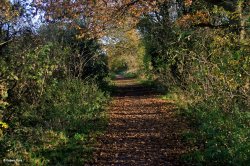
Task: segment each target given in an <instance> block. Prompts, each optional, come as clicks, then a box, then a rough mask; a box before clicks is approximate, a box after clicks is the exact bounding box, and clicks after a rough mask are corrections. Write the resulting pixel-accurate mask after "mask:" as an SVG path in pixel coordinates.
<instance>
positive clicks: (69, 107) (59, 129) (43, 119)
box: [1, 80, 108, 165]
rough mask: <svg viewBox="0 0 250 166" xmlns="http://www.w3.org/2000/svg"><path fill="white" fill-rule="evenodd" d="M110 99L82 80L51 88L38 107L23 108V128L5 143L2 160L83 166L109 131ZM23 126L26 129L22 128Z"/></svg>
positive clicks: (18, 127) (3, 142)
mask: <svg viewBox="0 0 250 166" xmlns="http://www.w3.org/2000/svg"><path fill="white" fill-rule="evenodd" d="M107 101H108V96H107V95H105V94H104V93H103V92H101V91H100V90H99V89H98V87H97V86H96V85H95V84H93V83H84V82H82V81H81V80H66V81H60V82H54V83H53V84H51V85H50V86H47V88H46V89H45V93H44V94H43V96H42V101H41V103H40V104H39V105H38V106H37V107H33V108H31V107H30V106H29V105H26V107H22V108H20V109H24V110H23V114H22V115H21V116H20V117H19V124H18V126H16V127H15V128H13V127H12V129H13V130H14V131H12V134H14V135H9V134H7V133H6V134H5V135H4V136H3V138H2V140H1V146H2V147H3V148H2V149H1V157H3V158H20V159H22V160H24V161H25V162H26V163H29V164H32V165H34V164H35V165H37V164H38V165H55V164H61V165H65V164H80V163H81V164H82V163H84V162H86V161H87V160H90V159H91V158H90V156H91V152H92V148H91V147H92V146H93V144H94V143H95V141H94V140H95V137H96V136H97V135H98V134H99V133H100V132H101V131H102V130H104V129H105V126H106V123H107V121H106V117H105V114H104V113H102V110H103V109H104V108H105V107H104V106H105V105H106V103H107ZM21 126H22V127H21Z"/></svg>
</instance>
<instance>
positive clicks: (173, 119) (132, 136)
mask: <svg viewBox="0 0 250 166" xmlns="http://www.w3.org/2000/svg"><path fill="white" fill-rule="evenodd" d="M115 83H116V86H117V90H116V94H115V95H114V96H113V101H112V102H111V105H110V108H109V110H108V113H109V117H110V121H109V125H108V129H107V131H106V133H105V134H104V135H103V136H101V137H100V139H99V145H98V146H97V148H96V152H95V153H94V162H93V163H92V164H91V165H183V163H181V162H180V157H181V155H182V154H184V153H186V152H187V151H188V148H187V146H185V145H184V143H183V142H182V141H181V134H182V133H183V132H184V131H186V130H187V125H186V124H185V122H184V121H183V120H181V119H180V118H179V117H178V116H176V113H175V112H176V107H175V105H174V104H173V103H172V102H171V101H167V100H162V99H159V96H158V95H159V93H158V92H156V91H155V90H154V89H152V88H149V87H145V86H143V85H141V84H138V82H137V81H136V80H134V79H119V80H116V81H115Z"/></svg>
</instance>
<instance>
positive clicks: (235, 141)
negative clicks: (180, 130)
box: [185, 102, 250, 165]
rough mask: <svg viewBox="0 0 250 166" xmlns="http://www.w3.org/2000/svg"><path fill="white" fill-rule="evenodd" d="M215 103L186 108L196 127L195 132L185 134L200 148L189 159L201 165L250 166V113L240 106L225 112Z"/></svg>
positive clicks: (187, 157) (187, 158)
mask: <svg viewBox="0 0 250 166" xmlns="http://www.w3.org/2000/svg"><path fill="white" fill-rule="evenodd" d="M215 103H216V102H215ZM211 104H212V103H209V104H208V103H202V104H198V105H196V106H193V107H191V108H189V109H188V110H187V111H185V116H186V117H188V118H189V119H191V120H192V121H191V122H192V126H194V130H193V132H190V133H188V134H186V136H185V137H186V138H187V140H188V141H189V142H190V143H192V144H193V145H194V146H196V147H197V148H196V149H195V150H194V151H193V153H191V154H189V155H188V156H186V160H187V161H188V162H191V163H196V164H197V165H199V164H202V165H248V164H249V162H250V138H249V136H250V123H249V122H250V114H249V112H247V111H245V112H242V111H239V109H238V108H237V107H235V108H234V109H233V110H232V111H231V112H224V111H222V110H220V109H219V108H218V107H217V105H216V104H213V105H211Z"/></svg>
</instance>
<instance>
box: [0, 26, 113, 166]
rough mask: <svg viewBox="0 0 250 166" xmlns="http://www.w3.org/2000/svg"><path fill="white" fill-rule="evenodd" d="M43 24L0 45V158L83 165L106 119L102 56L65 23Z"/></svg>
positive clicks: (93, 41) (105, 80) (99, 51)
mask: <svg viewBox="0 0 250 166" xmlns="http://www.w3.org/2000/svg"><path fill="white" fill-rule="evenodd" d="M0 28H1V27H0ZM43 28H44V29H43V30H40V31H39V32H38V34H33V33H32V32H25V33H20V35H19V36H16V38H15V40H13V41H11V42H9V43H7V44H6V45H5V46H4V47H0V52H1V56H0V64H1V65H0V147H1V148H0V158H1V159H20V160H22V162H24V163H20V164H26V165H56V164H59V165H70V164H73V165H79V164H83V163H85V162H86V161H87V160H90V159H91V152H92V149H93V146H94V144H95V138H96V136H97V135H98V134H99V133H100V132H102V131H103V130H104V128H105V126H106V123H107V120H106V117H105V113H104V112H103V110H104V108H105V105H106V104H107V101H108V99H109V98H108V94H107V93H104V92H103V91H102V90H101V89H104V88H105V86H106V84H107V81H108V80H107V79H106V76H107V74H108V70H107V69H108V68H107V62H106V57H105V56H103V54H102V53H101V50H100V47H99V45H98V43H97V41H96V40H94V39H89V40H85V39H81V40H77V39H76V38H75V34H76V32H75V31H73V30H72V29H70V28H69V27H67V26H65V27H64V28H59V26H58V25H57V24H54V25H53V26H52V27H50V25H48V26H47V27H46V26H45V27H43ZM68 28H69V29H68ZM47 32H50V33H47ZM53 34H54V35H53ZM55 34H56V35H55ZM57 35H58V36H57ZM78 60H79V61H78ZM3 164H4V163H3V160H0V165H3Z"/></svg>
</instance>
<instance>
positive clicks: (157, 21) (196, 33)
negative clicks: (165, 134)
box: [139, 1, 250, 165]
mask: <svg viewBox="0 0 250 166" xmlns="http://www.w3.org/2000/svg"><path fill="white" fill-rule="evenodd" d="M192 3H193V4H192V5H191V7H188V8H189V9H187V7H185V6H180V10H178V11H177V12H178V17H179V18H177V20H171V18H170V15H171V13H170V12H171V11H170V10H168V9H170V6H171V2H169V3H168V2H165V3H159V7H160V10H159V11H157V12H155V13H150V14H149V15H148V16H145V17H144V18H143V19H142V20H141V22H140V24H139V29H140V32H141V33H142V36H143V43H144V45H145V49H146V55H145V58H144V63H145V65H144V66H145V70H148V72H153V73H154V77H156V78H157V80H158V81H160V83H161V84H163V85H164V87H167V89H168V90H169V91H170V93H171V95H166V96H165V98H167V99H171V100H175V102H176V103H177V104H178V105H179V106H180V107H181V108H184V109H183V110H188V111H187V112H185V111H184V115H185V116H186V117H188V119H193V123H192V124H191V126H192V127H193V132H192V133H189V135H192V136H190V137H188V138H189V139H190V141H193V144H194V146H196V147H197V148H195V149H194V150H193V153H191V154H190V155H189V156H187V160H189V162H190V163H189V164H197V165H247V164H248V163H249V162H250V159H249V156H250V155H249V152H250V151H249V150H250V146H249V142H250V140H249V134H250V133H249V131H250V130H249V129H250V128H249V127H250V126H249V108H250V107H249V106H250V105H249V103H250V102H249V101H250V100H249V99H250V98H249V94H250V93H249V92H250V87H249V74H250V73H249V71H250V66H249V62H250V57H249V53H250V49H249V48H250V47H249V28H247V27H249V25H248V24H247V23H246V22H245V20H246V18H247V17H249V7H245V8H244V9H243V8H242V10H244V12H242V11H234V12H232V11H233V10H235V9H233V8H231V7H230V9H229V6H227V5H225V4H220V6H219V7H218V6H216V5H213V2H205V1H204V3H203V1H202V2H198V1H195V2H192ZM239 5H240V4H238V6H237V8H238V9H237V10H239V9H240V8H241V6H239ZM171 8H172V7H171ZM181 9H182V11H181ZM240 12H242V13H240ZM201 13H208V14H209V15H206V14H205V15H206V18H202V17H203V16H202V14H201ZM239 15H240V16H239ZM243 17H245V19H243ZM227 24H230V26H228V25H227ZM242 25H246V28H245V29H244V28H243V29H242V27H241V26H242ZM247 25H248V26H247ZM240 27H241V28H240ZM148 66H149V67H148ZM176 87H177V88H176ZM176 89H178V91H176ZM181 112H182V111H181Z"/></svg>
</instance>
